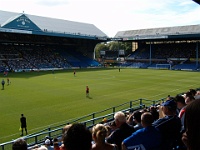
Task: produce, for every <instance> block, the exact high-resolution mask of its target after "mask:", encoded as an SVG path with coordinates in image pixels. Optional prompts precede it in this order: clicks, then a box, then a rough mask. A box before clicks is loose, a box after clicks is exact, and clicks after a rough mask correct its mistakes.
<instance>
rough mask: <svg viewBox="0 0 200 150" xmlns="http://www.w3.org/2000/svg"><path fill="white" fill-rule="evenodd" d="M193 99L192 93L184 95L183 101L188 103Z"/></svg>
mask: <svg viewBox="0 0 200 150" xmlns="http://www.w3.org/2000/svg"><path fill="white" fill-rule="evenodd" d="M193 100H195V98H194V96H192V95H189V96H186V98H185V103H186V104H187V105H188V104H189V103H190V102H191V101H193Z"/></svg>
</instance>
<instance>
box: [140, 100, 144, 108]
mask: <svg viewBox="0 0 200 150" xmlns="http://www.w3.org/2000/svg"><path fill="white" fill-rule="evenodd" d="M142 107H143V106H142V99H141V98H140V109H141V108H142Z"/></svg>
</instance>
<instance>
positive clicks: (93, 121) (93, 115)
mask: <svg viewBox="0 0 200 150" xmlns="http://www.w3.org/2000/svg"><path fill="white" fill-rule="evenodd" d="M92 117H93V118H92V124H93V125H94V124H95V120H94V119H95V113H93V114H92Z"/></svg>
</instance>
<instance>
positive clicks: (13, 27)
mask: <svg viewBox="0 0 200 150" xmlns="http://www.w3.org/2000/svg"><path fill="white" fill-rule="evenodd" d="M0 16H1V17H0V32H13V33H15V32H16V33H26V34H42V35H52V36H61V35H62V36H72V35H73V37H74V36H79V37H81V36H82V37H107V35H106V34H105V33H103V32H102V31H101V30H100V29H98V28H97V27H96V26H95V25H93V24H88V23H81V22H74V21H68V20H62V19H55V18H48V17H41V16H34V15H28V14H23V13H14V12H7V11H1V10H0Z"/></svg>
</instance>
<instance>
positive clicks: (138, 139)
mask: <svg viewBox="0 0 200 150" xmlns="http://www.w3.org/2000/svg"><path fill="white" fill-rule="evenodd" d="M153 121H154V118H153V115H152V114H151V113H149V112H145V113H143V114H142V116H141V123H142V126H143V128H142V129H138V130H137V131H136V132H134V133H133V134H132V135H131V136H129V137H127V138H126V139H125V140H123V142H122V150H136V149H141V150H142V149H145V150H154V149H159V147H160V144H161V134H160V132H159V130H158V129H156V128H155V127H154V126H152V123H153Z"/></svg>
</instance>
